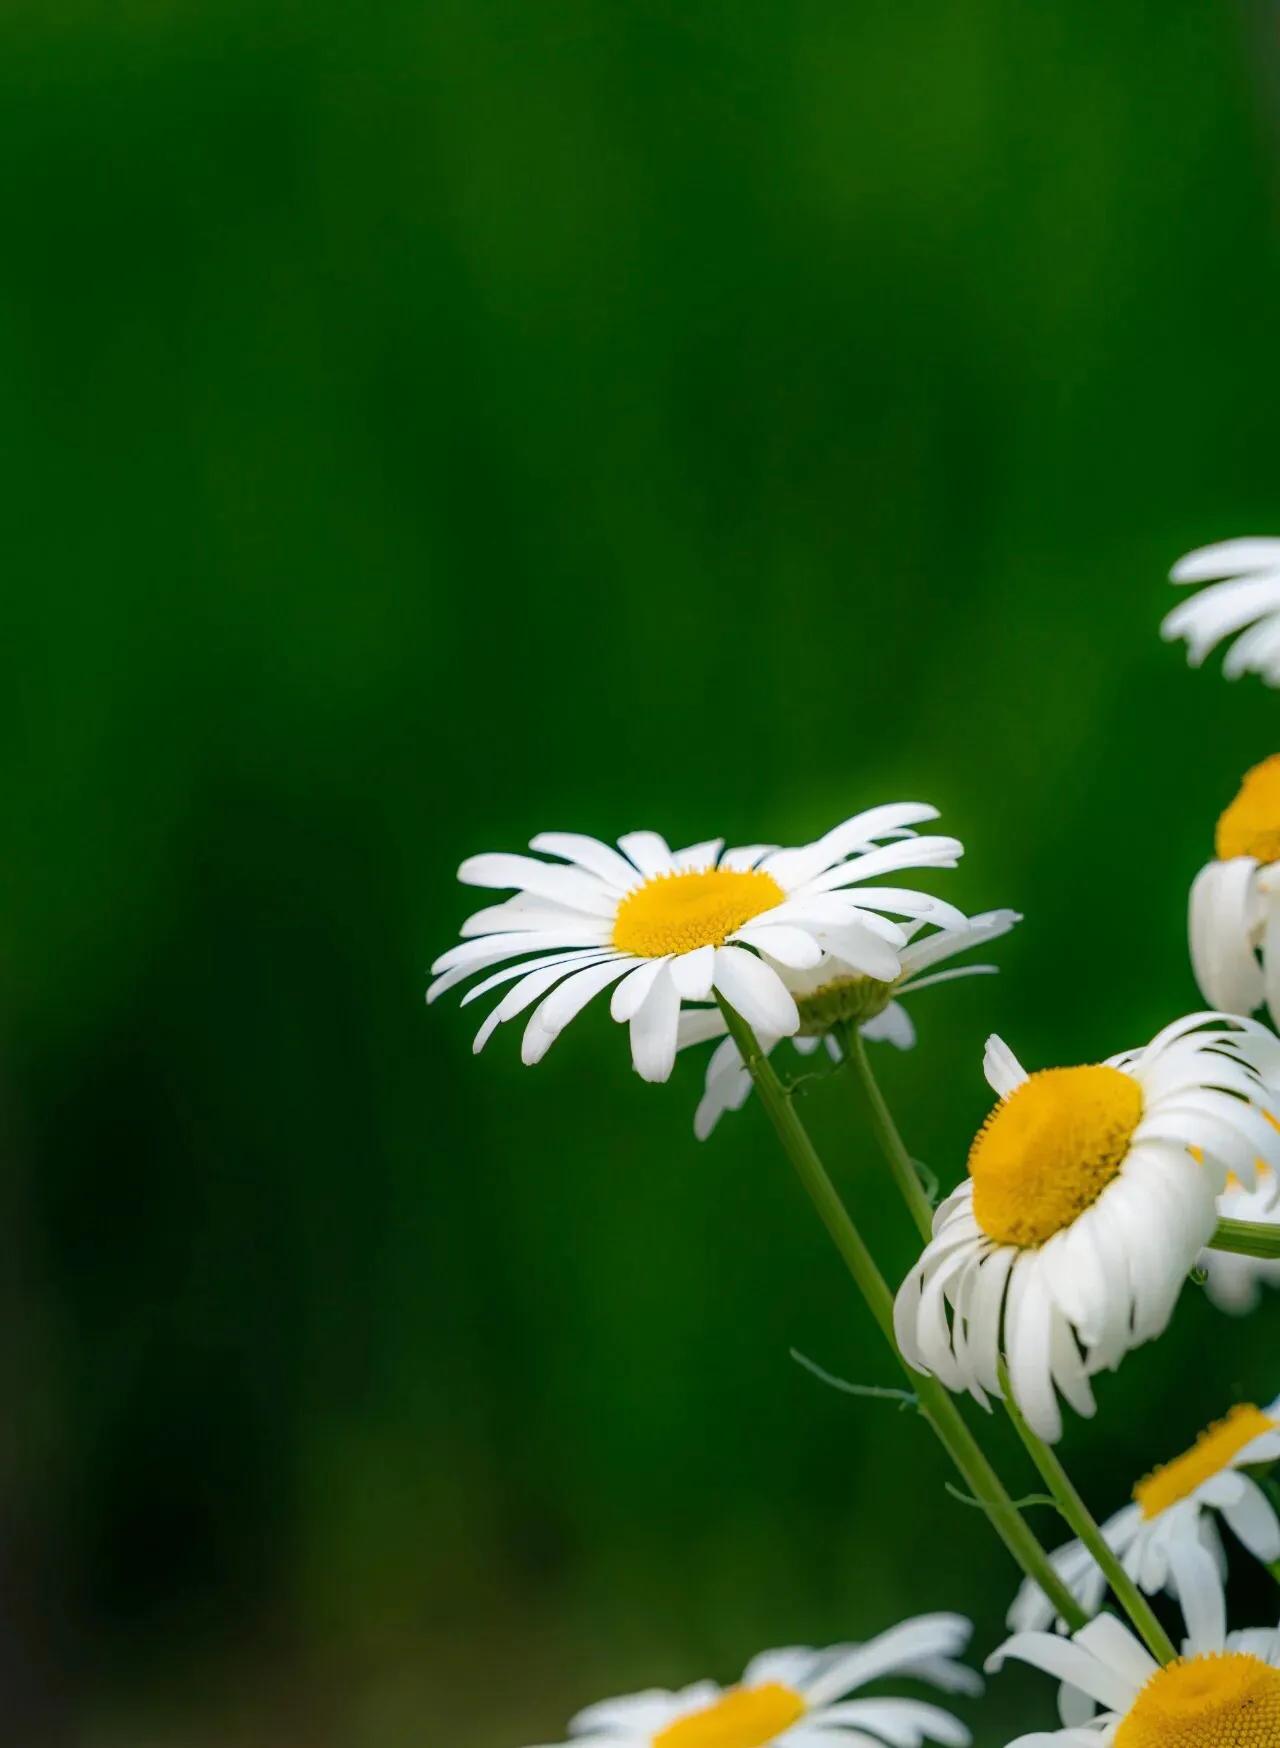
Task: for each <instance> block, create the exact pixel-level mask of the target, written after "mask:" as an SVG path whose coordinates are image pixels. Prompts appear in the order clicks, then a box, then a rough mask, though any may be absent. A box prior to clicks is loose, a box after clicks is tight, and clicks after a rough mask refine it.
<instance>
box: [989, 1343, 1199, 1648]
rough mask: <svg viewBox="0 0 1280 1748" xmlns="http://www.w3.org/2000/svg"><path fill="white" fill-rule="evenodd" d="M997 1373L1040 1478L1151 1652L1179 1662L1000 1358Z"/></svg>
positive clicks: (1171, 1644) (1169, 1641) (1011, 1414)
mask: <svg viewBox="0 0 1280 1748" xmlns="http://www.w3.org/2000/svg"><path fill="white" fill-rule="evenodd" d="M997 1376H998V1377H999V1379H1000V1388H1001V1390H1002V1391H1003V1392H1004V1403H1005V1407H1006V1408H1007V1409H1008V1411H1009V1419H1010V1420H1011V1421H1012V1422H1013V1424H1014V1426H1015V1427H1016V1429H1017V1433H1018V1437H1019V1438H1020V1439H1021V1440H1022V1442H1023V1444H1024V1445H1025V1446H1026V1449H1027V1455H1028V1456H1029V1457H1030V1458H1031V1461H1032V1462H1033V1463H1034V1464H1035V1466H1036V1468H1037V1470H1038V1471H1039V1474H1040V1479H1041V1480H1042V1481H1043V1482H1044V1484H1045V1486H1046V1487H1047V1488H1048V1489H1049V1491H1050V1493H1052V1495H1053V1498H1054V1503H1055V1504H1056V1505H1057V1507H1058V1510H1059V1512H1060V1513H1061V1514H1062V1516H1063V1518H1064V1519H1065V1520H1066V1522H1067V1523H1068V1524H1069V1525H1070V1526H1071V1528H1072V1529H1073V1530H1074V1531H1075V1533H1076V1535H1077V1536H1078V1537H1079V1539H1080V1540H1081V1541H1082V1542H1083V1543H1084V1545H1085V1547H1086V1548H1087V1549H1088V1550H1089V1552H1090V1553H1091V1554H1092V1555H1093V1557H1094V1559H1095V1560H1096V1561H1097V1563H1098V1565H1099V1566H1100V1567H1101V1568H1102V1574H1103V1577H1104V1578H1105V1579H1106V1581H1107V1583H1108V1584H1109V1585H1110V1586H1111V1588H1112V1590H1113V1591H1114V1593H1115V1596H1116V1600H1117V1601H1118V1602H1119V1603H1120V1604H1121V1606H1122V1607H1123V1608H1124V1610H1125V1612H1126V1614H1127V1615H1128V1616H1129V1619H1130V1620H1131V1621H1132V1622H1133V1624H1134V1626H1135V1627H1137V1629H1138V1631H1139V1632H1140V1633H1141V1634H1142V1636H1143V1638H1144V1639H1145V1640H1146V1642H1147V1649H1148V1650H1149V1651H1150V1652H1151V1655H1152V1656H1153V1657H1154V1658H1155V1659H1156V1661H1157V1662H1159V1663H1173V1662H1175V1661H1176V1659H1177V1656H1178V1653H1177V1651H1176V1650H1175V1649H1174V1645H1173V1641H1172V1640H1171V1639H1170V1638H1169V1635H1168V1634H1167V1633H1166V1632H1165V1630H1164V1628H1163V1627H1162V1626H1161V1625H1160V1622H1159V1621H1158V1620H1157V1619H1156V1617H1155V1614H1154V1612H1153V1611H1152V1608H1151V1604H1150V1603H1149V1602H1148V1601H1147V1599H1146V1597H1145V1596H1144V1595H1143V1594H1142V1592H1141V1591H1140V1590H1139V1589H1138V1586H1137V1585H1136V1584H1135V1583H1134V1581H1133V1579H1132V1578H1130V1576H1129V1574H1128V1573H1127V1572H1126V1571H1125V1569H1124V1567H1123V1566H1122V1565H1121V1564H1120V1562H1119V1560H1118V1559H1117V1558H1116V1556H1115V1555H1114V1554H1113V1553H1112V1551H1111V1549H1110V1548H1109V1547H1108V1546H1107V1544H1106V1542H1105V1540H1104V1539H1103V1535H1102V1531H1101V1530H1100V1529H1099V1528H1098V1526H1097V1524H1096V1523H1095V1522H1094V1521H1093V1517H1092V1515H1091V1514H1090V1511H1089V1508H1088V1506H1087V1505H1086V1504H1085V1502H1084V1500H1083V1499H1081V1497H1080V1495H1079V1494H1078V1493H1077V1492H1076V1490H1075V1487H1074V1485H1073V1484H1072V1481H1071V1477H1070V1476H1069V1475H1068V1474H1067V1472H1066V1470H1065V1469H1064V1468H1063V1466H1062V1464H1061V1463H1060V1462H1059V1461H1058V1459H1057V1456H1056V1455H1055V1454H1054V1452H1053V1451H1052V1450H1051V1449H1050V1447H1049V1446H1048V1445H1047V1444H1045V1442H1044V1441H1043V1439H1041V1438H1038V1437H1037V1436H1036V1434H1035V1433H1034V1432H1032V1430H1031V1428H1030V1427H1029V1426H1028V1425H1027V1422H1026V1420H1025V1418H1024V1417H1023V1413H1022V1410H1021V1409H1020V1408H1019V1407H1018V1402H1017V1398H1016V1397H1015V1396H1014V1393H1013V1387H1012V1385H1011V1383H1010V1381H1009V1370H1008V1367H1007V1366H1006V1365H1005V1363H1004V1361H1003V1360H1001V1361H1000V1362H999V1368H998V1372H997Z"/></svg>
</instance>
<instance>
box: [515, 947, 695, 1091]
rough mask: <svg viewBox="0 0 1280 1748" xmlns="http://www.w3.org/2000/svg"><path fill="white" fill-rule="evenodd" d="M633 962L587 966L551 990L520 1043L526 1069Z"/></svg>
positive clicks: (535, 1012)
mask: <svg viewBox="0 0 1280 1748" xmlns="http://www.w3.org/2000/svg"><path fill="white" fill-rule="evenodd" d="M634 963H635V961H634V960H628V959H617V960H609V961H607V962H606V963H605V964H603V965H590V966H588V967H587V969H586V970H585V971H576V972H574V974H573V976H572V977H567V978H566V979H565V981H564V982H563V983H562V984H560V985H559V987H558V988H556V989H553V990H552V992H551V994H550V995H549V996H547V997H546V999H545V1000H544V1001H543V1002H542V1004H541V1006H540V1007H536V1008H535V1009H534V1010H533V1012H532V1014H530V1016H529V1024H528V1025H527V1026H526V1027H525V1029H524V1038H523V1040H522V1041H521V1044H520V1058H521V1061H523V1062H525V1063H527V1064H528V1065H529V1066H530V1067H532V1066H533V1064H534V1063H535V1062H541V1061H542V1058H543V1057H544V1056H545V1055H546V1053H547V1051H548V1050H549V1049H550V1048H551V1046H552V1045H553V1044H554V1043H555V1041H556V1039H557V1038H558V1037H559V1036H560V1034H561V1032H562V1031H563V1030H564V1028H565V1027H566V1026H567V1025H568V1024H569V1021H570V1020H571V1019H573V1017H574V1016H575V1014H579V1013H581V1012H582V1010H583V1008H584V1007H586V1005H587V1003H588V1002H589V1001H590V1000H591V998H592V996H594V995H598V994H599V993H600V991H601V990H602V989H605V988H607V987H608V985H609V984H611V983H616V982H617V980H618V978H620V977H625V976H626V974H627V972H628V971H629V970H630V968H631V966H632V965H633V964H634ZM673 1050H674V1046H673Z"/></svg>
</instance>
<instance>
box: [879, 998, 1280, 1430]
mask: <svg viewBox="0 0 1280 1748" xmlns="http://www.w3.org/2000/svg"><path fill="white" fill-rule="evenodd" d="M985 1067H986V1073H987V1079H988V1081H989V1083H990V1085H991V1087H992V1089H993V1091H994V1092H996V1093H997V1095H998V1096H999V1100H1000V1102H999V1103H998V1104H997V1106H996V1107H995V1109H994V1111H993V1112H992V1113H991V1115H990V1117H988V1119H987V1121H986V1123H985V1124H984V1126H983V1128H982V1129H981V1130H980V1131H979V1134H978V1136H977V1138H976V1140H975V1141H974V1143H973V1147H972V1149H971V1151H970V1154H969V1175H968V1177H967V1178H966V1179H965V1181H964V1183H963V1184H961V1186H960V1188H959V1189H957V1190H956V1191H955V1192H954V1193H953V1194H952V1195H950V1196H949V1197H948V1198H947V1199H946V1201H944V1202H943V1203H942V1205H941V1207H940V1208H939V1209H938V1211H937V1214H936V1215H935V1217H934V1225H933V1237H932V1238H931V1240H930V1242H929V1243H928V1245H927V1246H926V1247H925V1250H924V1254H923V1255H922V1256H921V1258H920V1260H919V1262H918V1263H917V1264H916V1266H915V1267H914V1268H913V1269H912V1271H911V1273H910V1274H909V1275H908V1277H907V1279H906V1281H905V1282H904V1284H903V1286H902V1288H901V1289H900V1291H899V1293H898V1296H897V1301H896V1304H895V1326H896V1329H897V1336H898V1343H899V1346H900V1348H901V1350H902V1352H903V1354H904V1356H905V1357H906V1359H907V1360H908V1362H909V1363H910V1364H911V1365H913V1366H914V1367H915V1368H916V1369H917V1370H919V1371H922V1372H931V1373H933V1374H934V1375H935V1376H936V1377H937V1378H938V1379H939V1380H940V1381H941V1382H942V1383H943V1384H945V1385H946V1386H947V1387H948V1388H949V1389H951V1390H967V1391H969V1392H970V1394H972V1395H973V1396H974V1397H975V1398H976V1399H977V1400H978V1401H979V1402H981V1403H983V1405H984V1406H985V1405H986V1403H987V1399H988V1397H989V1396H991V1395H998V1394H999V1393H1000V1380H999V1369H998V1368H999V1362H1000V1360H1001V1358H1002V1357H1003V1358H1004V1359H1005V1361H1006V1362H1007V1365H1008V1370H1009V1378H1010V1382H1011V1384H1012V1388H1013V1393H1014V1396H1015V1397H1016V1399H1017V1402H1018V1404H1019V1406H1020V1407H1021V1409H1022V1412H1023V1413H1024V1415H1025V1416H1026V1418H1027V1420H1028V1421H1029V1423H1030V1424H1031V1426H1032V1427H1033V1428H1034V1429H1035V1431H1036V1432H1037V1433H1039V1434H1040V1436H1041V1437H1042V1438H1045V1439H1048V1440H1049V1441H1051V1442H1052V1441H1054V1440H1056V1439H1057V1438H1058V1437H1059V1436H1060V1434H1061V1431H1062V1415H1061V1410H1060V1407H1059V1402H1058V1397H1059V1394H1061V1396H1062V1397H1064V1398H1065V1399H1066V1400H1067V1401H1068V1402H1069V1403H1070V1404H1071V1406H1072V1407H1073V1408H1074V1409H1075V1410H1076V1412H1077V1413H1079V1414H1084V1415H1090V1414H1092V1413H1093V1411H1094V1400H1093V1390H1092V1386H1091V1383H1090V1379H1091V1377H1092V1376H1093V1375H1094V1374H1095V1373H1097V1372H1098V1371H1101V1370H1105V1369H1114V1368H1115V1367H1116V1366H1118V1365H1119V1364H1120V1361H1121V1360H1122V1359H1123V1358H1124V1355H1125V1354H1126V1353H1127V1352H1128V1351H1129V1350H1130V1349H1131V1348H1134V1347H1137V1346H1139V1345H1140V1344H1141V1343H1143V1342H1147V1341H1151V1340H1152V1339H1154V1337H1156V1336H1158V1335H1159V1334H1160V1333H1161V1332H1162V1331H1163V1329H1164V1328H1165V1326H1166V1324H1167V1323H1168V1321H1169V1319H1170V1317H1171V1316H1172V1314H1173V1308H1174V1305H1175V1303H1176V1302H1177V1298H1178V1295H1179V1293H1180V1292H1181V1290H1182V1286H1183V1284H1184V1282H1185V1280H1186V1278H1187V1276H1188V1273H1189V1271H1190V1269H1191V1267H1192V1265H1193V1264H1194V1262H1195V1259H1196V1257H1197V1255H1198V1254H1199V1252H1200V1250H1201V1248H1202V1246H1203V1245H1204V1244H1205V1243H1207V1241H1208V1239H1209V1237H1210V1235H1211V1233H1212V1232H1213V1229H1214V1226H1215V1225H1216V1223H1217V1208H1216V1202H1217V1198H1218V1196H1219V1195H1221V1193H1222V1191H1223V1190H1224V1189H1225V1187H1226V1183H1227V1178H1228V1176H1229V1175H1230V1174H1231V1173H1234V1174H1235V1175H1236V1177H1237V1178H1239V1179H1240V1181H1241V1182H1243V1183H1246V1184H1249V1185H1253V1184H1254V1183H1255V1182H1256V1171H1257V1163H1258V1161H1259V1160H1260V1159H1261V1160H1262V1161H1263V1162H1264V1163H1265V1164H1267V1165H1269V1166H1270V1167H1271V1168H1272V1169H1273V1170H1274V1169H1275V1168H1276V1166H1277V1165H1278V1164H1280V1134H1277V1131H1276V1130H1275V1129H1274V1128H1273V1127H1272V1126H1271V1124H1269V1123H1268V1122H1267V1120H1266V1118H1265V1116H1264V1114H1263V1111H1262V1109H1261V1108H1260V1107H1261V1105H1262V1102H1263V1099H1264V1096H1265V1085H1266V1084H1267V1083H1270V1084H1274V1083H1275V1081H1276V1075H1277V1070H1278V1069H1280V1040H1277V1039H1276V1038H1275V1037H1274V1036H1273V1035H1272V1034H1271V1033H1269V1032H1267V1031H1265V1030H1264V1028H1263V1027H1261V1026H1259V1025H1257V1024H1256V1023H1255V1022H1253V1021H1251V1020H1247V1019H1241V1018H1237V1017H1235V1016H1233V1015H1229V1014H1217V1013H1209V1014H1193V1015H1191V1016H1190V1017H1189V1018H1186V1019H1182V1020H1178V1021H1177V1022H1175V1023H1174V1024H1173V1025H1171V1026H1167V1027H1166V1028H1165V1029H1164V1030H1163V1031H1162V1032H1160V1033H1159V1034H1158V1035H1157V1036H1156V1037H1155V1038H1154V1039H1153V1040H1152V1042H1151V1043H1150V1044H1149V1045H1147V1046H1146V1048H1145V1049H1142V1050H1137V1051H1131V1052H1126V1053H1125V1054H1123V1055H1120V1056H1114V1057H1112V1058H1111V1059H1110V1060H1109V1061H1107V1062H1104V1063H1099V1064H1096V1065H1089V1066H1083V1067H1078V1068H1051V1069H1046V1070H1042V1071H1041V1072H1040V1073H1037V1074H1032V1075H1028V1074H1027V1072H1026V1071H1025V1070H1024V1069H1023V1068H1022V1066H1021V1064H1020V1063H1019V1062H1018V1061H1017V1059H1016V1058H1015V1057H1014V1055H1013V1053H1012V1052H1011V1051H1010V1050H1009V1048H1008V1047H1007V1045H1005V1044H1004V1043H1002V1042H1001V1040H1000V1039H998V1038H992V1039H991V1040H989V1042H988V1045H987V1052H986V1062H985ZM1193 1149H1194V1150H1195V1151H1194V1153H1193V1152H1192V1150H1193Z"/></svg>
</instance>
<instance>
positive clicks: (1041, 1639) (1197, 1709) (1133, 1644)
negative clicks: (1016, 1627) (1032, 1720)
mask: <svg viewBox="0 0 1280 1748" xmlns="http://www.w3.org/2000/svg"><path fill="white" fill-rule="evenodd" d="M1205 1557H1206V1559H1207V1558H1208V1556H1207V1555H1206V1556H1205ZM1225 1628H1226V1622H1225V1619H1224V1617H1223V1614H1222V1610H1221V1607H1220V1603H1219V1601H1218V1600H1215V1599H1214V1598H1213V1597H1212V1596H1206V1598H1205V1599H1204V1603H1203V1605H1202V1606H1197V1605H1193V1607H1192V1609H1191V1610H1190V1611H1189V1612H1188V1615H1187V1629H1188V1630H1187V1642H1186V1645H1185V1647H1184V1654H1183V1655H1182V1656H1181V1657H1180V1658H1179V1659H1178V1660H1177V1661H1176V1662H1173V1663H1169V1664H1166V1665H1165V1667H1164V1668H1161V1667H1160V1665H1159V1664H1158V1663H1157V1662H1156V1661H1155V1659H1154V1658H1153V1657H1152V1656H1151V1654H1150V1653H1149V1652H1148V1651H1147V1650H1146V1648H1145V1647H1144V1646H1143V1645H1141V1644H1140V1643H1139V1642H1138V1640H1137V1639H1136V1638H1135V1637H1134V1636H1133V1634H1132V1633H1131V1632H1130V1631H1129V1629H1128V1627H1125V1626H1122V1625H1121V1624H1120V1622H1119V1621H1118V1620H1116V1618H1115V1617H1114V1615H1108V1614H1104V1615H1099V1616H1098V1618H1097V1620H1095V1621H1090V1622H1089V1625H1088V1626H1087V1627H1081V1629H1080V1631H1079V1632H1078V1633H1076V1634H1075V1635H1074V1636H1073V1637H1072V1638H1070V1639H1060V1638H1058V1637H1057V1636H1056V1635H1055V1634H1053V1633H1015V1634H1014V1636H1013V1638H1011V1639H1007V1640H1006V1641H1005V1643H1004V1644H1003V1645H1001V1646H1000V1647H999V1649H998V1650H997V1651H995V1652H993V1654H992V1655H991V1656H990V1657H989V1658H988V1659H987V1668H988V1670H990V1671H993V1672H994V1671H995V1670H997V1669H999V1668H1000V1667H1001V1665H1002V1664H1003V1663H1004V1662H1005V1661H1006V1660H1007V1659H1008V1658H1010V1657H1013V1658H1016V1659H1017V1660H1018V1661H1019V1662H1022V1663H1030V1664H1032V1665H1033V1666H1034V1667H1035V1668H1036V1669H1043V1670H1044V1672H1045V1674H1046V1675H1052V1676H1055V1677H1056V1678H1057V1679H1058V1680H1059V1681H1060V1682H1061V1683H1062V1684H1063V1685H1062V1687H1061V1688H1060V1690H1059V1700H1058V1704H1059V1712H1060V1715H1061V1717H1062V1721H1063V1725H1064V1728H1063V1729H1061V1730H1036V1731H1034V1732H1033V1733H1032V1734H1031V1735H1029V1736H1019V1737H1018V1739H1017V1741H1016V1742H1011V1743H1010V1744H1009V1745H1008V1748H1272V1745H1273V1744H1274V1743H1276V1742H1280V1667H1277V1665H1280V1629H1274V1628H1263V1629H1262V1630H1252V1631H1248V1632H1242V1633H1230V1634H1228V1633H1227V1632H1226V1630H1225ZM1099 1706H1100V1707H1102V1710H1101V1712H1100V1713H1096V1715H1095V1708H1096V1707H1099Z"/></svg>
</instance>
